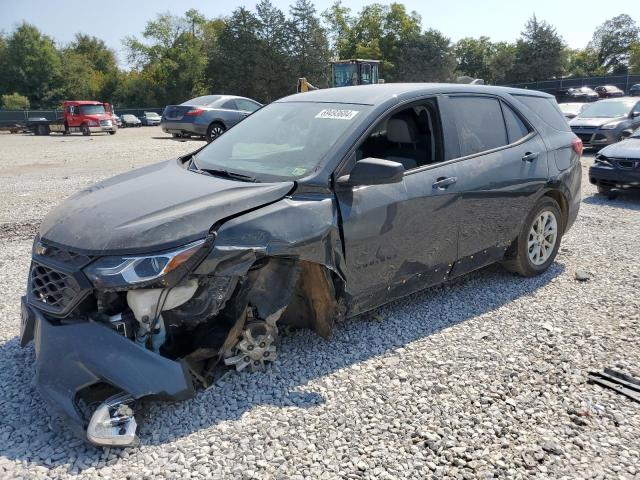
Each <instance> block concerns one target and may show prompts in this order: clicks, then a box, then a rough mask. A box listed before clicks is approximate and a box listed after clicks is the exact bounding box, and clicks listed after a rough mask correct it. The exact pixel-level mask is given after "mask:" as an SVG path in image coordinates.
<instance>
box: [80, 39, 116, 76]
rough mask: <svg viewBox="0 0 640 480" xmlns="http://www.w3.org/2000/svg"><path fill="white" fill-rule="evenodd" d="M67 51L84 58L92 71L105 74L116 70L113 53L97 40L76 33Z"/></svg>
mask: <svg viewBox="0 0 640 480" xmlns="http://www.w3.org/2000/svg"><path fill="white" fill-rule="evenodd" d="M68 49H69V50H71V51H73V52H75V53H77V54H79V55H82V56H84V57H85V58H86V59H87V61H88V62H89V63H90V64H91V68H93V69H94V70H97V71H99V72H102V73H105V74H107V73H111V72H114V71H115V70H117V69H118V62H117V60H116V55H115V53H114V52H113V50H111V49H110V48H108V47H107V46H106V45H105V43H104V42H103V41H102V40H100V39H99V38H96V37H92V36H91V35H85V34H83V33H76V35H75V39H74V40H73V42H71V45H69V48H68Z"/></svg>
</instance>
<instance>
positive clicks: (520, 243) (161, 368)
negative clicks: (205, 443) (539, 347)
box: [20, 83, 582, 446]
mask: <svg viewBox="0 0 640 480" xmlns="http://www.w3.org/2000/svg"><path fill="white" fill-rule="evenodd" d="M191 108H193V107H191ZM581 153H582V144H581V142H580V139H578V138H576V136H575V135H574V134H573V133H572V132H571V129H570V128H569V126H568V125H567V122H566V121H565V119H564V118H563V116H562V113H561V112H560V110H559V109H558V107H557V104H556V102H555V100H554V99H553V97H551V96H550V95H548V94H545V93H542V92H536V91H531V90H520V89H513V88H503V87H488V86H480V85H460V84H419V83H414V84H400V83H387V84H376V85H366V86H353V87H345V88H329V89H321V90H315V91H312V92H308V93H302V94H299V95H293V96H290V97H287V98H283V99H280V100H278V101H276V102H273V103H271V104H269V105H267V106H266V107H264V108H262V109H260V110H259V111H257V112H256V113H255V114H253V115H251V116H249V118H247V119H246V120H244V121H242V122H240V123H239V124H238V125H237V126H235V127H234V128H232V129H230V130H229V131H228V132H227V133H225V134H224V135H222V136H220V137H219V138H218V139H216V140H215V141H214V142H212V143H210V144H209V145H206V146H205V147H204V148H202V149H198V150H196V151H195V152H192V153H190V154H186V155H183V156H182V157H179V158H176V159H172V160H168V161H164V162H160V163H154V164H152V165H148V166H146V167H143V168H139V169H136V170H133V171H129V172H126V173H124V174H121V175H119V176H117V177H113V178H110V179H107V180H105V181H103V182H102V183H98V184H96V185H94V186H92V187H90V188H86V189H84V190H82V191H81V192H80V193H78V194H76V195H73V196H71V197H69V198H68V199H67V200H65V201H64V202H63V203H62V204H61V205H59V206H58V207H57V208H55V209H54V210H52V211H51V212H49V213H48V215H47V216H46V217H45V219H44V220H43V222H42V225H41V226H40V229H39V233H38V235H37V236H36V238H35V241H34V245H33V249H32V252H31V255H32V263H31V267H30V269H29V280H28V283H27V285H28V286H27V294H26V296H24V297H22V324H21V325H22V326H21V329H20V331H21V335H20V343H21V345H22V346H25V345H26V344H27V343H29V342H31V341H33V342H34V343H35V352H36V361H35V363H36V365H35V366H34V368H30V372H31V371H35V372H37V373H36V375H35V380H34V383H35V385H36V387H37V388H38V390H39V391H40V398H42V399H44V400H45V401H47V402H49V403H50V404H51V405H52V406H53V408H56V409H58V410H61V411H63V412H64V413H65V414H66V417H67V418H68V419H69V420H71V421H72V422H73V423H74V424H75V425H76V426H77V427H79V428H78V429H76V431H78V430H80V431H82V429H84V428H86V429H87V430H86V435H87V438H88V439H89V440H90V441H91V442H93V443H95V444H98V445H110V446H128V445H132V444H134V443H135V441H136V432H135V430H136V426H137V424H136V420H135V415H134V411H133V408H135V407H136V404H135V403H131V402H132V401H134V400H139V399H141V398H144V397H151V398H158V397H160V398H162V399H164V400H184V399H186V398H189V397H191V396H193V395H194V394H195V390H196V388H198V387H202V388H208V387H209V386H211V388H216V386H215V385H216V381H217V379H218V378H219V375H216V373H217V372H218V370H213V368H214V367H215V368H219V369H222V368H223V367H224V366H227V367H229V368H234V369H236V370H243V369H249V370H259V369H262V368H264V365H265V362H269V361H272V360H274V359H275V358H277V353H278V351H277V349H278V348H279V347H278V343H279V341H278V331H279V329H282V328H285V327H286V326H296V327H298V328H308V329H312V330H314V331H315V332H317V333H318V334H319V335H321V336H323V337H324V338H327V339H329V338H331V332H332V329H333V326H334V323H337V322H339V321H340V320H342V319H344V318H348V317H353V316H356V315H359V314H361V313H363V312H367V311H369V310H371V309H373V308H376V307H377V306H379V305H383V304H386V303H388V302H391V301H394V300H396V299H398V298H401V297H404V296H407V295H409V294H411V293H413V292H416V291H419V290H422V289H424V288H426V287H429V286H432V285H436V284H440V283H442V282H446V281H449V280H451V279H454V278H458V277H460V276H462V275H465V274H467V273H469V272H472V271H475V270H478V269H480V268H483V267H484V266H486V265H489V264H492V263H495V262H501V263H502V264H503V265H504V266H505V267H506V268H507V269H508V270H510V271H512V272H514V273H517V274H519V275H522V276H525V277H532V276H535V275H540V274H542V273H544V272H545V271H547V269H548V268H549V267H550V266H551V265H552V264H553V262H554V260H555V258H556V254H557V252H558V249H559V247H560V243H561V240H562V238H563V235H564V234H566V233H567V231H568V230H569V229H570V228H571V226H572V224H573V223H574V221H575V219H576V216H577V214H578V209H579V207H580V201H581V194H580V187H581V178H582V171H581V164H580V155H581ZM452 288H455V286H452ZM436 294H437V292H436ZM314 343H315V342H307V344H308V345H311V344H314ZM290 357H291V356H287V358H290ZM284 361H285V360H284V359H282V360H280V363H281V364H282V366H281V368H295V364H296V362H295V361H294V366H293V367H292V366H287V365H286V364H285V363H284ZM297 364H299V362H297ZM241 383H242V382H238V385H239V386H238V388H242V385H241ZM98 387H103V388H102V389H100V388H98ZM239 396H242V393H239ZM89 400H91V402H95V405H97V404H99V403H100V402H102V403H101V404H100V406H98V408H97V409H95V410H93V413H92V411H90V410H89V409H87V408H79V406H78V405H86V404H89ZM89 417H90V418H89ZM44 423H45V422H42V428H46V427H45V425H44Z"/></svg>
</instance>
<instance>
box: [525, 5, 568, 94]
mask: <svg viewBox="0 0 640 480" xmlns="http://www.w3.org/2000/svg"><path fill="white" fill-rule="evenodd" d="M563 50H564V42H563V40H562V37H560V35H558V33H557V32H556V29H555V28H554V27H552V26H551V25H549V24H548V23H547V22H545V21H540V20H538V19H537V18H536V16H535V15H534V16H533V17H531V18H530V19H529V21H528V22H527V24H526V26H525V29H524V31H523V32H522V34H521V38H520V39H519V40H518V41H517V43H516V63H515V69H514V73H515V76H516V79H517V80H519V81H525V82H526V81H535V80H544V79H547V78H553V77H557V76H559V75H561V74H562V66H563Z"/></svg>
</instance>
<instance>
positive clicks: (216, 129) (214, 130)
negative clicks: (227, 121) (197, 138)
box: [205, 122, 226, 143]
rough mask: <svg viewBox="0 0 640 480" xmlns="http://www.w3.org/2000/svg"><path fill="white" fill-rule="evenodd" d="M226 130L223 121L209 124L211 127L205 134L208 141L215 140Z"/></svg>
mask: <svg viewBox="0 0 640 480" xmlns="http://www.w3.org/2000/svg"><path fill="white" fill-rule="evenodd" d="M225 130H226V129H225V128H224V125H222V124H221V123H218V122H214V123H212V124H211V125H209V128H208V129H207V135H206V136H205V138H206V139H207V142H208V143H211V142H213V141H214V140H215V139H216V138H218V137H219V136H220V135H222V134H223V133H224V131H225Z"/></svg>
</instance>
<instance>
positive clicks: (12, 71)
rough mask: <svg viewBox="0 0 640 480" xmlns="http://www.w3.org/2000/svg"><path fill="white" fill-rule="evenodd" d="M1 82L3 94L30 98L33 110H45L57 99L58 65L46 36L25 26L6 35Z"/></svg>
mask: <svg viewBox="0 0 640 480" xmlns="http://www.w3.org/2000/svg"><path fill="white" fill-rule="evenodd" d="M4 63H5V65H4V68H3V71H2V72H1V73H0V83H1V84H2V85H3V86H4V90H5V91H6V92H18V93H20V94H21V95H25V96H26V97H28V98H29V101H30V103H31V105H32V106H33V107H36V108H40V107H46V106H49V105H51V104H53V103H54V102H56V101H58V100H59V99H60V95H61V91H60V87H61V84H62V76H61V62H60V56H59V54H58V51H57V50H56V46H55V44H54V42H53V40H51V39H50V38H49V37H47V36H46V35H43V34H42V33H40V31H39V30H38V29H37V28H36V27H34V26H33V25H30V24H28V23H23V24H21V25H20V26H18V27H17V28H16V30H15V31H14V32H13V33H12V34H11V35H9V37H8V38H7V41H6V51H5V54H4Z"/></svg>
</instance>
